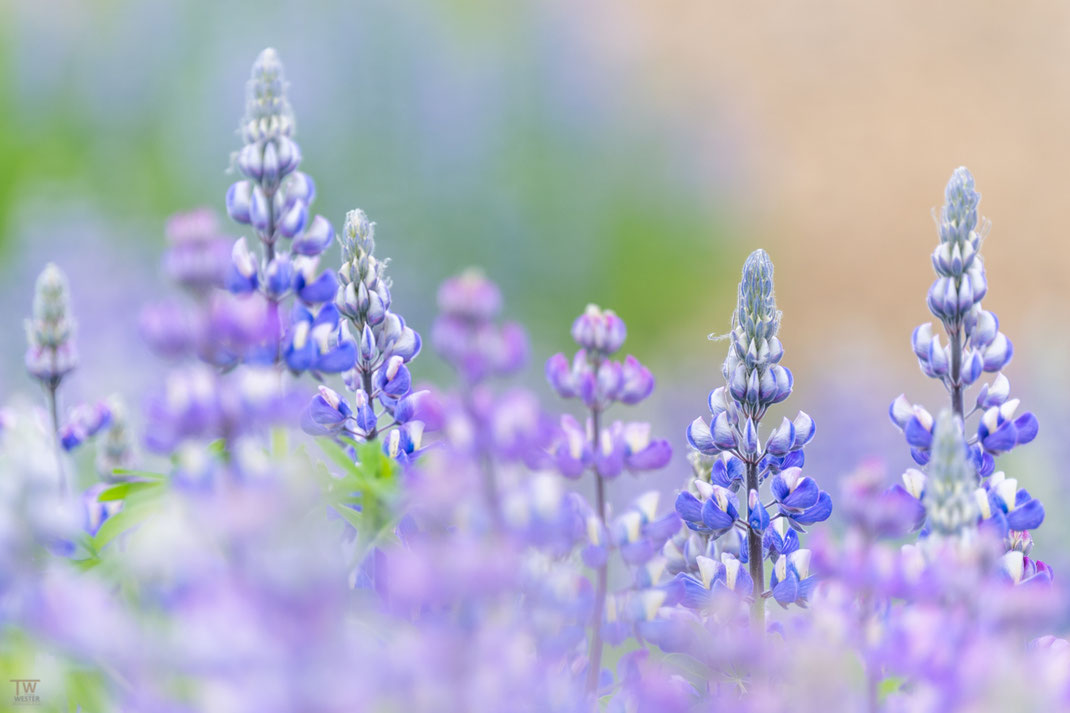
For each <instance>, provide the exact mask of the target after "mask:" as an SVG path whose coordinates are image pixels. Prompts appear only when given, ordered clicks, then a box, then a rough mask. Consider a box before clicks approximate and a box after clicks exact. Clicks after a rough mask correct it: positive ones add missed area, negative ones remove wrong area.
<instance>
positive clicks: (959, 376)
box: [890, 168, 1037, 475]
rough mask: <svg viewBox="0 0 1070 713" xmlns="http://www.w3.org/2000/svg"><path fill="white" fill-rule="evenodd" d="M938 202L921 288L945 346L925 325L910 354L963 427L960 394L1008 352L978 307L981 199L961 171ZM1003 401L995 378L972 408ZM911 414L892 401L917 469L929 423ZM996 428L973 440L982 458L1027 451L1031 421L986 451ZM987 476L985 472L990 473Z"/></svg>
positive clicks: (1004, 391)
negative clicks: (926, 278) (943, 391)
mask: <svg viewBox="0 0 1070 713" xmlns="http://www.w3.org/2000/svg"><path fill="white" fill-rule="evenodd" d="M945 198H946V201H945V204H944V207H943V209H942V211H941V213H940V220H939V224H938V229H939V234H940V244H939V245H938V246H937V247H936V249H935V250H934V251H933V255H932V263H933V268H934V270H935V271H936V275H937V278H936V281H935V282H933V284H932V287H930V288H929V297H928V304H929V309H930V311H931V312H932V313H933V315H934V316H936V317H937V318H938V319H939V320H940V321H941V323H942V325H943V327H944V331H945V332H946V334H947V336H948V342H949V343H948V344H947V345H943V344H941V342H940V336H939V335H938V334H934V332H933V327H932V325H931V324H923V325H921V326H919V327H918V328H917V329H915V330H914V333H913V335H912V336H911V347H912V349H913V351H914V354H915V356H917V358H918V363H919V365H920V366H921V370H922V372H923V373H925V374H926V375H927V376H929V377H931V378H934V379H939V380H940V381H941V382H943V384H944V385H945V386H946V387H947V389H948V392H949V393H950V394H951V401H952V411H953V412H954V413H955V415H957V416H958V417H959V418H960V419H965V418H966V417H967V415H968V414H967V413H966V412H965V410H964V406H963V404H964V398H963V394H964V391H965V389H966V388H968V387H969V386H971V385H973V384H974V383H976V382H977V380H978V379H979V378H980V377H981V375H982V374H983V373H984V372H992V373H996V372H999V371H1000V369H1002V368H1003V367H1004V366H1006V365H1007V363H1008V362H1009V361H1010V359H1011V357H1012V356H1013V354H1014V348H1013V345H1012V344H1011V342H1010V340H1009V339H1007V337H1006V335H1004V334H1003V333H1002V332H1000V331H999V320H998V319H997V318H996V316H995V315H994V314H992V313H991V312H988V311H987V310H984V309H983V308H982V307H981V299H982V298H983V297H984V296H985V294H986V293H987V291H988V283H987V279H986V277H985V270H984V261H983V260H982V258H981V254H980V249H981V242H982V241H983V239H984V237H985V234H986V233H987V230H988V225H987V223H986V224H983V225H981V226H980V227H978V213H977V206H978V204H979V203H980V200H981V196H980V194H979V193H977V191H976V190H975V189H974V180H973V176H972V175H970V172H969V171H967V170H966V169H965V168H958V169H956V170H955V172H954V173H953V174H952V176H951V180H950V181H948V184H947V189H946V191H945ZM1008 395H1009V384H1008V382H1007V380H1006V378H1005V377H1004V376H1003V375H1002V374H998V373H997V376H996V378H995V380H994V381H993V382H992V384H989V385H984V386H982V388H981V394H980V395H979V397H978V401H977V404H978V407H979V408H982V409H990V408H991V407H992V406H995V405H998V404H1000V403H1003V402H1004V401H1006V400H1007V397H1008ZM990 396H991V398H990ZM1015 404H1017V402H1015ZM916 408H917V407H912V406H911V404H910V403H909V402H908V401H907V400H906V398H905V397H903V396H900V397H899V398H898V399H896V402H895V403H893V405H892V408H891V410H890V413H891V416H892V420H893V421H894V422H895V424H896V425H897V426H899V428H900V429H902V430H903V432H904V434H905V435H906V438H907V442H908V443H909V444H910V446H911V449H912V454H913V456H914V459H915V460H916V461H917V462H918V463H920V464H924V463H925V462H926V460H927V458H928V456H927V451H928V447H929V445H928V441H929V437H928V436H927V435H926V433H925V432H926V431H928V433H929V434H931V432H932V423H931V421H932V419H931V418H928V419H926V418H925V417H924V415H923V413H927V412H924V410H922V412H923V413H915V416H916V417H917V418H912V417H911V415H910V411H911V410H912V409H916ZM1011 410H1012V411H1013V409H1011ZM990 418H991V419H995V418H996V416H992V417H990ZM1006 418H1009V417H1006ZM1003 420H1005V419H1001V420H999V423H996V424H991V425H989V427H988V428H987V430H986V431H985V433H984V434H983V435H982V434H980V432H979V439H978V440H979V441H980V444H979V445H980V446H981V448H982V449H983V450H984V452H987V453H988V454H989V455H994V454H996V453H1000V452H1003V451H1007V450H1010V449H1011V448H1013V447H1014V446H1016V445H1020V444H1022V443H1028V442H1029V441H1030V440H1032V438H1033V436H1035V435H1036V428H1037V426H1036V419H1035V418H1034V417H1033V416H1032V414H1023V415H1022V416H1021V417H1020V421H1021V425H1020V426H1019V425H1018V424H1017V423H1016V424H1015V425H1013V426H1008V427H1006V428H1005V429H1004V431H1003V432H1002V433H1000V434H999V435H998V436H997V437H995V438H992V440H990V441H988V444H987V445H986V444H985V440H986V439H988V438H989V437H990V436H992V435H994V434H993V432H994V431H995V430H996V426H999V425H1002V423H1003ZM926 421H928V423H926ZM1019 431H1021V434H1020V435H1019ZM975 458H977V460H978V461H979V462H983V461H985V460H986V459H985V457H984V456H983V455H982V454H981V453H980V452H978V453H977V454H976V455H975ZM987 471H988V472H991V468H987ZM983 475H987V473H984V474H983Z"/></svg>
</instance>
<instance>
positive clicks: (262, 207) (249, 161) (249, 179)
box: [226, 48, 337, 372]
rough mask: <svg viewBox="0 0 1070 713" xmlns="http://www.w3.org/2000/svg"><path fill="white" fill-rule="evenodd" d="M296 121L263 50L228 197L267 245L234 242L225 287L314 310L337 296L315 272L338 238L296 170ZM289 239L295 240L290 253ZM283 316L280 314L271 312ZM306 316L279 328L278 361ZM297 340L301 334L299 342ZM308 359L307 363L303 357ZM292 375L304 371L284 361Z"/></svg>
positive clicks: (234, 214) (249, 90)
mask: <svg viewBox="0 0 1070 713" xmlns="http://www.w3.org/2000/svg"><path fill="white" fill-rule="evenodd" d="M294 126H295V125H294V117H293V111H292V109H291V108H290V103H289V101H288V99H287V98H286V79H285V76H284V74H283V68H282V62H280V61H279V57H278V54H276V52H275V50H273V49H270V48H269V49H266V50H264V51H263V52H261V53H260V56H259V57H257V59H256V62H255V63H254V64H253V71H252V76H251V78H250V79H249V83H248V84H247V85H246V103H245V116H244V118H243V119H242V125H241V136H242V139H243V141H244V144H245V145H244V146H243V147H242V148H241V150H239V151H238V152H237V153H236V154H235V155H234V165H235V166H236V167H237V168H238V170H239V171H241V173H242V174H244V175H245V179H243V180H240V181H238V182H236V183H234V184H233V185H232V186H231V187H230V188H229V189H228V190H227V196H226V204H227V213H228V214H229V215H230V217H231V218H233V219H234V220H235V221H237V222H238V223H242V224H245V225H249V226H251V227H252V228H253V230H254V232H255V233H256V236H257V238H258V239H259V242H260V244H261V246H262V253H261V254H260V255H254V254H253V251H252V250H251V249H250V248H249V247H248V246H247V244H246V242H245V239H244V238H240V239H239V240H238V242H237V243H235V247H234V251H233V259H232V264H231V265H230V267H229V269H228V271H227V276H226V286H227V288H228V289H230V290H231V291H232V292H235V293H239V294H241V293H248V292H251V291H254V290H260V291H261V292H262V293H263V294H264V296H265V297H267V298H268V300H270V301H271V302H272V303H273V304H276V305H277V304H278V303H280V302H283V301H285V300H286V299H288V298H290V297H293V298H294V299H295V300H296V301H297V302H300V303H301V304H302V305H304V306H305V307H306V308H307V309H309V310H317V309H318V307H319V306H320V305H322V304H323V303H326V302H330V301H331V299H332V298H333V297H334V294H335V291H336V287H337V281H336V279H335V276H334V274H333V273H332V272H330V271H326V272H322V273H320V272H318V256H319V255H320V254H321V253H323V251H324V250H326V249H327V247H328V246H329V245H330V244H331V242H332V241H333V240H334V229H333V228H332V227H331V224H330V223H329V222H328V221H327V219H326V218H324V217H323V216H319V215H317V216H315V217H312V215H311V213H310V207H311V204H312V201H313V199H314V198H315V195H316V187H315V184H314V183H313V182H312V179H311V178H309V177H308V176H307V175H305V174H304V173H302V172H301V171H298V170H297V168H298V166H299V165H300V163H301V150H300V148H299V147H298V145H297V143H296V142H295V141H294V140H293V134H294ZM284 241H290V243H289V248H288V249H286V248H285V246H284ZM273 312H274V314H275V316H276V319H278V314H279V312H278V310H277V309H274V310H273ZM305 322H307V320H305V319H304V315H303V314H298V315H297V316H294V317H292V319H291V322H290V323H289V324H288V325H284V324H280V325H279V328H278V329H277V330H276V331H277V333H278V334H277V335H275V336H274V337H273V338H272V341H273V342H274V345H271V346H273V347H274V349H269V350H268V351H269V352H273V355H269V356H273V360H274V361H275V362H280V361H283V359H284V349H283V342H290V343H292V342H293V340H294V336H295V333H296V332H299V331H301V330H304V329H305V327H304V326H302V324H303V323H305ZM298 338H299V339H300V337H298ZM306 361H307V360H306ZM287 364H288V366H289V367H290V368H291V370H293V371H295V372H297V371H302V369H299V368H297V367H295V365H294V363H291V362H290V361H287Z"/></svg>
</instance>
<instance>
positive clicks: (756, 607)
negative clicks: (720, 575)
mask: <svg viewBox="0 0 1070 713" xmlns="http://www.w3.org/2000/svg"><path fill="white" fill-rule="evenodd" d="M780 318H781V312H780V310H779V309H777V305H776V297H775V294H774V289H773V263H772V261H771V260H770V259H769V256H768V255H767V254H766V252H765V251H764V250H756V251H754V252H753V253H752V254H751V255H750V257H748V258H747V261H746V263H745V264H744V265H743V276H742V279H741V281H740V283H739V293H738V303H737V306H736V311H735V313H734V314H733V316H732V331H731V333H730V335H729V337H730V339H731V345H730V346H729V348H728V356H727V357H726V358H725V361H724V365H723V366H722V369H721V374H722V376H723V377H724V380H725V386H721V387H718V388H716V389H714V390H713V391H712V392H711V393H710V396H709V407H710V413H711V415H712V417H713V418H712V422H711V423H709V424H707V423H706V421H704V420H703V419H702V418H697V419H695V420H694V421H693V422H692V423H691V425H690V426H689V427H688V429H687V440H688V443H689V444H690V445H691V447H692V448H694V449H695V450H696V451H698V453H700V454H702V455H703V456H706V457H707V458H710V459H712V462H711V465H710V469H709V471H708V472H709V475H708V476H703V477H700V478H699V479H696V480H695V481H694V486H693V487H694V492H691V491H684V492H681V493H680V494H679V496H678V497H677V500H676V511H677V512H678V513H679V514H680V517H682V518H683V520H684V522H685V524H687V526H688V527H689V528H691V529H692V530H693V531H695V532H696V533H700V535H702V536H703V537H705V538H707V539H708V540H709V541H710V542H711V543H712V542H713V541H716V540H719V539H721V538H725V536H728V537H727V538H726V540H727V541H725V542H723V544H721V545H720V551H721V553H722V554H721V559H722V561H723V562H724V561H731V560H733V559H739V560H740V561H741V562H743V563H746V564H747V565H748V567H749V575H750V576H749V578H746V579H743V578H738V577H736V578H734V581H735V582H737V583H738V582H742V581H746V582H748V583H749V584H750V587H751V588H750V591H749V592H747V593H746V594H747V596H748V597H749V598H750V600H751V612H752V619H753V621H754V623H755V624H756V626H758V627H759V629H763V630H764V621H765V605H764V599H765V598H766V597H769V596H771V597H773V598H774V599H775V600H776V601H777V603H779V604H781V605H782V606H786V605H788V604H792V603H797V604H800V605H805V604H806V600H807V597H808V595H809V592H810V590H811V589H812V587H813V582H814V580H813V578H812V577H811V576H810V574H809V551H808V550H803V549H799V538H798V534H797V533H800V532H805V530H804V527H805V526H807V525H812V524H814V523H817V522H822V521H824V520H826V519H828V517H829V515H830V514H831V512H832V500H831V498H830V497H829V495H828V493H826V492H824V491H822V490H820V489H819V488H818V486H817V483H816V482H815V481H814V480H813V479H812V478H809V477H806V476H804V475H803V474H802V465H803V448H804V447H805V446H806V444H808V443H809V442H810V440H811V439H812V438H813V437H814V432H815V430H816V429H815V426H814V422H813V419H811V418H810V417H809V416H808V415H807V414H806V413H804V412H802V411H800V412H799V414H798V415H797V416H796V417H795V420H794V421H790V420H788V419H787V418H784V419H783V420H782V421H781V423H780V425H779V426H778V427H777V428H775V429H773V430H772V431H771V432H770V433H769V435H768V437H767V438H766V439H765V441H764V443H763V442H762V440H761V437H760V430H759V429H760V424H761V421H762V418H763V417H764V416H765V415H766V412H767V410H768V409H769V407H771V406H773V405H774V404H777V403H780V402H781V401H783V400H784V399H786V398H787V397H788V396H789V395H790V394H791V389H792V385H793V380H792V376H791V372H790V371H788V369H787V368H786V367H784V366H781V365H780V359H781V357H782V356H783V355H784V347H783V345H781V343H780V340H779V339H778V338H777V332H778V330H779V328H780ZM766 482H768V483H769V489H770V491H771V494H772V500H770V501H769V502H768V503H763V502H762V498H761V487H762V485H763V484H765V483H766ZM741 486H742V487H743V492H742V493H741V494H740V495H738V496H737V494H736V493H737V491H738V490H739V489H740V487H741ZM772 507H775V508H776V513H775V514H774V515H772V516H770V514H769V510H768V509H769V508H772ZM766 557H768V558H769V559H770V560H771V561H772V562H773V565H774V566H773V573H772V577H771V580H770V588H769V589H768V590H766V579H765V570H764V560H765V558H766ZM734 567H735V565H733V566H732V569H734ZM678 576H685V575H684V573H681V574H680V575H678ZM737 588H738V584H737Z"/></svg>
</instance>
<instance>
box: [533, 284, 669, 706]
mask: <svg viewBox="0 0 1070 713" xmlns="http://www.w3.org/2000/svg"><path fill="white" fill-rule="evenodd" d="M626 335H627V328H626V327H625V325H624V321H623V320H621V318H620V317H618V316H617V315H616V313H615V312H613V311H612V310H603V309H602V308H600V307H598V306H597V305H593V304H592V305H588V306H587V309H586V310H584V312H583V314H581V315H580V316H579V317H577V318H576V320H575V322H573V324H572V338H573V339H574V340H575V342H576V344H578V345H579V347H580V349H579V350H578V351H577V352H576V354H575V355H574V356H573V358H572V361H571V362H569V360H568V359H567V358H566V357H565V355H564V354H555V355H554V356H552V357H550V359H549V360H547V362H546V378H547V381H549V382H550V386H551V387H553V389H554V391H556V392H557V394H558V395H559V396H561V397H562V398H565V399H570V398H579V399H580V400H581V401H583V403H584V405H585V406H586V407H587V409H588V412H589V414H590V416H589V418H588V421H587V424H586V427H583V426H581V425H580V424H579V423H577V421H576V420H575V419H574V418H573V417H572V416H570V415H567V414H566V415H564V416H562V418H561V428H560V431H559V432H558V434H557V436H556V439H555V441H556V442H555V443H554V444H553V445H552V447H551V455H552V457H553V460H554V462H555V464H556V466H557V469H558V471H559V472H560V473H561V474H562V475H564V476H565V477H567V478H579V477H580V476H582V475H583V473H584V472H586V471H587V470H591V471H593V473H594V476H595V497H596V504H595V507H594V508H593V511H592V512H591V515H590V525H591V527H592V529H593V530H594V531H597V532H602V531H604V530H605V529H606V526H607V521H606V518H607V509H606V493H605V481H606V480H608V479H612V478H615V477H617V476H618V475H620V474H621V472H622V471H624V470H629V471H631V472H633V473H638V472H641V471H650V470H658V469H660V468H663V467H664V466H665V465H666V464H667V463H668V462H669V459H670V457H671V455H672V449H671V448H670V446H669V444H668V442H667V441H664V440H652V439H651V438H650V427H649V426H648V425H647V424H640V423H629V424H623V423H621V422H619V421H617V422H614V423H612V424H610V425H609V426H608V427H606V428H603V423H602V417H603V415H604V412H605V410H606V409H608V408H609V407H610V406H612V405H613V404H614V403H618V402H619V403H623V404H636V403H639V402H640V401H642V400H643V399H645V398H646V397H647V396H649V395H650V393H651V391H653V389H654V377H653V376H652V375H651V374H650V371H649V370H648V369H647V368H646V367H644V366H643V365H642V364H640V363H639V361H638V360H637V359H636V358H635V357H633V356H628V357H626V358H625V360H624V362H619V361H615V360H613V359H611V358H610V357H611V356H612V355H613V354H614V353H616V352H617V351H618V350H620V348H621V346H622V345H623V344H624V338H625V336H626ZM655 502H656V501H655ZM650 519H653V517H651V518H650ZM666 522H667V523H668V527H670V528H671V527H673V526H676V527H678V524H677V522H676V520H675V519H671V520H668V521H666ZM671 534H672V533H671V532H670V533H666V535H665V538H663V539H662V540H661V542H660V543H659V544H657V547H661V546H663V545H664V540H666V539H668V537H669V536H671ZM633 544H634V543H633ZM648 544H649V543H648ZM599 552H600V554H599V556H598V557H597V558H589V559H588V562H587V563H588V565H589V566H591V567H593V568H595V569H596V570H597V588H596V591H595V600H594V604H595V606H594V612H593V614H592V617H591V628H592V633H591V639H590V646H589V649H588V654H589V655H588V660H587V691H588V693H589V694H590V695H595V694H596V692H597V690H598V683H599V677H600V675H601V660H602V642H603V624H604V621H603V618H604V616H605V615H606V613H607V609H606V607H607V602H612V601H613V600H612V599H607V586H608V570H607V569H606V567H607V556H608V552H607V551H606V550H605V549H604V548H603V549H601V550H599ZM621 552H622V554H623V553H624V548H621ZM651 552H653V549H651Z"/></svg>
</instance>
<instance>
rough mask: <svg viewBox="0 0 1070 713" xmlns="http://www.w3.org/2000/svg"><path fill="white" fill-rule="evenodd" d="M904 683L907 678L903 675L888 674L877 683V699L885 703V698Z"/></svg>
mask: <svg viewBox="0 0 1070 713" xmlns="http://www.w3.org/2000/svg"><path fill="white" fill-rule="evenodd" d="M904 683H906V679H905V678H903V677H902V676H888V677H887V678H885V679H884V680H883V681H881V682H880V683H879V684H877V700H878V701H880V702H881V703H884V701H885V699H887V698H888V696H890V695H892V694H893V693H895V692H896V691H898V690H899V689H900V688H902V686H903V684H904Z"/></svg>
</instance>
